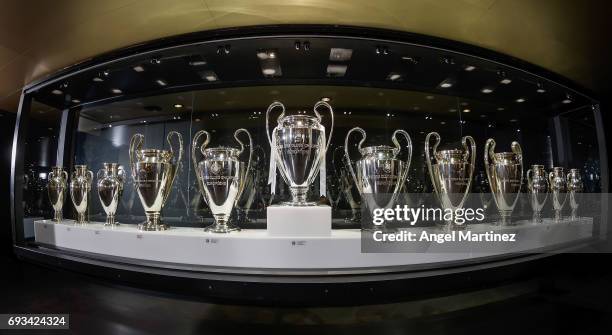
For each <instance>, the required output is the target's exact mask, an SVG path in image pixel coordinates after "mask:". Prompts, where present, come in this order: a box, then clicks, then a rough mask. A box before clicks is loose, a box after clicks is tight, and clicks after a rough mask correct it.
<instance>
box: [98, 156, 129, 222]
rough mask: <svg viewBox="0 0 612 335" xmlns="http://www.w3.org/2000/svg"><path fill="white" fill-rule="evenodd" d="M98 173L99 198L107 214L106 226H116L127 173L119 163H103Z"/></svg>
mask: <svg viewBox="0 0 612 335" xmlns="http://www.w3.org/2000/svg"><path fill="white" fill-rule="evenodd" d="M102 165H103V166H104V167H103V168H102V169H101V170H99V171H98V173H97V177H98V197H99V198H100V203H101V204H102V208H103V209H104V212H105V213H106V223H105V224H104V225H105V226H115V225H116V224H117V223H116V222H115V214H116V213H117V206H118V205H119V201H120V199H121V195H122V193H123V184H124V183H125V171H124V170H123V167H121V166H119V164H117V163H103V164H102Z"/></svg>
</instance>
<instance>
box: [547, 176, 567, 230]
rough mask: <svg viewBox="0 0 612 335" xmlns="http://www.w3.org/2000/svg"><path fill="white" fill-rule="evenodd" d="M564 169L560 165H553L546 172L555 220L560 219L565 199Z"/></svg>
mask: <svg viewBox="0 0 612 335" xmlns="http://www.w3.org/2000/svg"><path fill="white" fill-rule="evenodd" d="M565 178H566V177H565V170H564V169H563V168H562V167H558V166H556V167H554V168H553V170H552V171H550V173H549V174H548V182H549V184H550V192H551V193H552V205H553V209H554V211H555V221H561V219H562V215H561V212H562V211H563V206H564V205H565V200H566V199H567V183H566V180H565Z"/></svg>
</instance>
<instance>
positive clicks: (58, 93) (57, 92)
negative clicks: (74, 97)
mask: <svg viewBox="0 0 612 335" xmlns="http://www.w3.org/2000/svg"><path fill="white" fill-rule="evenodd" d="M51 93H53V94H55V95H60V94H62V93H64V92H62V91H60V90H58V89H54V90H53V91H51Z"/></svg>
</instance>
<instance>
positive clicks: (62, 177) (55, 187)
mask: <svg viewBox="0 0 612 335" xmlns="http://www.w3.org/2000/svg"><path fill="white" fill-rule="evenodd" d="M67 181H68V173H67V172H66V171H64V169H63V168H62V167H61V166H54V167H52V168H51V172H49V183H48V184H47V193H48V195H49V201H50V202H51V206H52V207H53V221H55V222H56V223H58V222H62V218H63V215H62V208H63V207H64V197H65V195H66V187H67Z"/></svg>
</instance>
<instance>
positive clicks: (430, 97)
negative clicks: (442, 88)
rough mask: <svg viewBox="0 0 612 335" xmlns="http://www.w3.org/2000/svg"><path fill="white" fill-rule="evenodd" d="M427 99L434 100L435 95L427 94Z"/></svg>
mask: <svg viewBox="0 0 612 335" xmlns="http://www.w3.org/2000/svg"><path fill="white" fill-rule="evenodd" d="M425 99H427V100H433V99H434V96H433V95H428V96H426V97H425Z"/></svg>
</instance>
